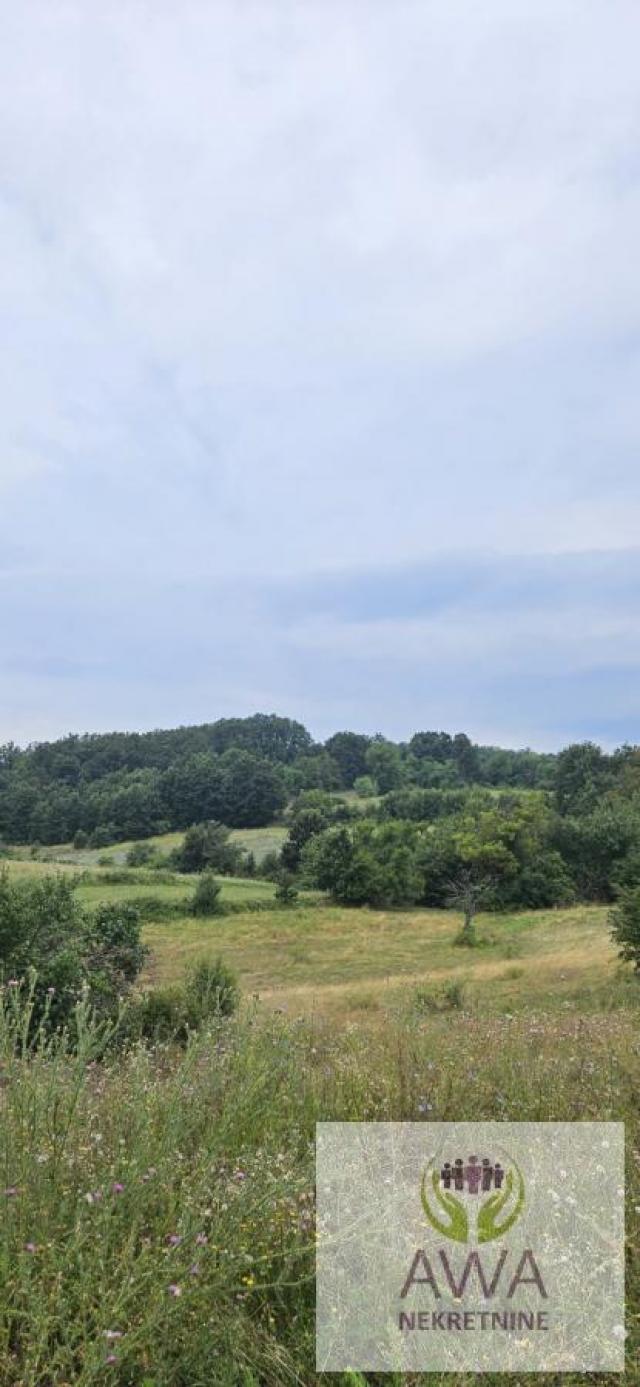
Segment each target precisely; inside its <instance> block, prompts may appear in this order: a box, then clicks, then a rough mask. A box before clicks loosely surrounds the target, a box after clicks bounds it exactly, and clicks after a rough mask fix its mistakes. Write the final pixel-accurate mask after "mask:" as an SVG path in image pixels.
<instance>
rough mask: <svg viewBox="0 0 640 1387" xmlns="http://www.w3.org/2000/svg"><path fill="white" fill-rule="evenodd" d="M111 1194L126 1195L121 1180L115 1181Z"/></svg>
mask: <svg viewBox="0 0 640 1387" xmlns="http://www.w3.org/2000/svg"><path fill="white" fill-rule="evenodd" d="M111 1193H112V1194H124V1185H121V1184H120V1181H119V1180H114V1182H113V1184H112V1186H111Z"/></svg>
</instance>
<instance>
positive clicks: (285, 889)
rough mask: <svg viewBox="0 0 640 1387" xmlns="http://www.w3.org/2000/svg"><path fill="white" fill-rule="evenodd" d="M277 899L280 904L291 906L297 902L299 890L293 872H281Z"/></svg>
mask: <svg viewBox="0 0 640 1387" xmlns="http://www.w3.org/2000/svg"><path fill="white" fill-rule="evenodd" d="M275 899H276V901H277V903H278V905H283V906H291V905H295V904H296V901H297V899H298V891H297V888H296V885H295V878H294V877H293V876H292V874H291V872H287V871H283V872H281V873H280V878H279V880H278V886H277V890H276V895H275Z"/></svg>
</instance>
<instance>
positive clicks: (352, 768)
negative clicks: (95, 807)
mask: <svg viewBox="0 0 640 1387" xmlns="http://www.w3.org/2000/svg"><path fill="white" fill-rule="evenodd" d="M369 740H370V739H369V737H363V736H362V735H361V734H360V733H358V732H335V733H334V735H333V737H329V739H328V741H326V742H325V744H324V746H325V751H328V753H329V755H330V756H331V757H332V759H333V760H334V761H335V763H336V765H337V767H338V769H339V772H340V776H341V780H342V785H343V786H344V788H345V789H346V790H349V789H351V787H352V785H353V784H354V781H356V780H358V779H359V777H360V776H361V775H366V774H367V759H366V758H367V748H368V746H369Z"/></svg>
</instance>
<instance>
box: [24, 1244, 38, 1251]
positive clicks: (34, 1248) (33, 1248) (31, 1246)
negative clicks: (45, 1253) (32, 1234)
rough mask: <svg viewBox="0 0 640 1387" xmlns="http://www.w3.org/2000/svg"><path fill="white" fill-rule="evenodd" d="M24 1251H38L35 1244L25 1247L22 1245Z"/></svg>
mask: <svg viewBox="0 0 640 1387" xmlns="http://www.w3.org/2000/svg"><path fill="white" fill-rule="evenodd" d="M24 1250H25V1252H37V1251H38V1249H37V1247H36V1244H35V1243H25V1245H24Z"/></svg>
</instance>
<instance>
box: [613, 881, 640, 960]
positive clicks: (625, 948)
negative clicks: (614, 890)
mask: <svg viewBox="0 0 640 1387" xmlns="http://www.w3.org/2000/svg"><path fill="white" fill-rule="evenodd" d="M609 918H610V923H611V934H612V936H613V939H614V941H615V943H616V944H617V945H618V953H619V955H620V958H622V959H624V962H625V963H633V966H634V968H635V971H636V973H640V886H628V887H626V888H624V889H623V890H622V891H621V892H620V896H619V900H618V904H617V905H616V907H615V909H614V910H612V911H611V914H610V917H609Z"/></svg>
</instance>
